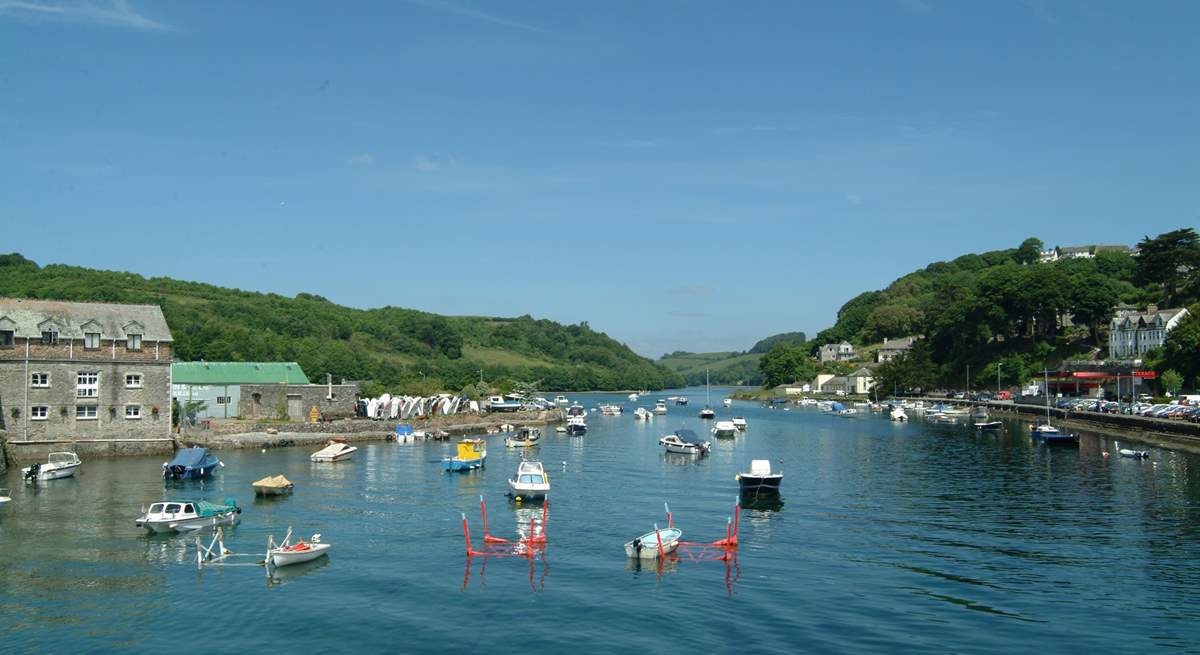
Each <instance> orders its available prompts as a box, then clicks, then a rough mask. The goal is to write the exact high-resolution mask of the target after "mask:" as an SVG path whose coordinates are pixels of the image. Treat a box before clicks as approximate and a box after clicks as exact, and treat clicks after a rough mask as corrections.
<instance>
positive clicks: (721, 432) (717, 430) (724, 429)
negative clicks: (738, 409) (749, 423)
mask: <svg viewBox="0 0 1200 655" xmlns="http://www.w3.org/2000/svg"><path fill="white" fill-rule="evenodd" d="M712 433H713V436H714V437H723V438H729V437H736V436H737V433H738V429H737V426H736V425H734V424H733V421H717V423H716V425H713V428H712Z"/></svg>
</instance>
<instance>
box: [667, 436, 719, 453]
mask: <svg viewBox="0 0 1200 655" xmlns="http://www.w3.org/2000/svg"><path fill="white" fill-rule="evenodd" d="M658 444H659V445H660V446H662V447H663V448H665V449H666V450H667V452H668V453H680V454H682V455H698V454H704V453H707V452H708V449H709V448H710V447H711V446H712V443H711V442H708V441H705V440H703V439H701V438H700V437H699V436H697V435H696V433H695V432H693V431H692V430H676V431H675V432H674V433H672V434H668V435H667V436H665V437H663V438H662V439H659V440H658Z"/></svg>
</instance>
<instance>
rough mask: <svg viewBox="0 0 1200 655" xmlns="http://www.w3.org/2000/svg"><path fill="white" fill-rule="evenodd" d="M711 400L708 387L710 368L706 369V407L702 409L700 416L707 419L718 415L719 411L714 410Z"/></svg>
mask: <svg viewBox="0 0 1200 655" xmlns="http://www.w3.org/2000/svg"><path fill="white" fill-rule="evenodd" d="M711 401H712V399H711V398H710V397H709V387H708V369H704V409H702V410H700V418H702V419H706V420H707V419H713V418H716V417H717V413H716V412H715V411H713V408H712V402H711Z"/></svg>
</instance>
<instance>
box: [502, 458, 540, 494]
mask: <svg viewBox="0 0 1200 655" xmlns="http://www.w3.org/2000/svg"><path fill="white" fill-rule="evenodd" d="M508 488H509V489H510V490H511V493H512V496H513V497H514V498H521V499H524V500H532V499H537V498H545V497H546V494H547V493H549V492H550V478H549V477H547V476H546V469H544V468H542V463H541V462H539V461H536V460H522V461H521V463H520V464H519V465H517V474H516V475H514V476H513V477H512V478H509V480H508Z"/></svg>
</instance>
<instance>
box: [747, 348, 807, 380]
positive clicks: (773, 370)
mask: <svg viewBox="0 0 1200 655" xmlns="http://www.w3.org/2000/svg"><path fill="white" fill-rule="evenodd" d="M758 367H759V370H760V371H761V372H762V376H763V387H764V388H768V389H769V388H771V387H776V386H779V385H781V384H787V383H789V382H797V381H804V380H811V379H812V378H813V376H815V375H816V374H817V364H816V362H815V361H813V359H812V358H811V357H809V356H808V351H807V349H805V348H801V347H797V346H793V345H791V344H788V343H777V344H775V346H774V347H773V348H771V350H770V351H768V352H767V353H766V354H764V355H763V356H762V358H761V359H759V360H758Z"/></svg>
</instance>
